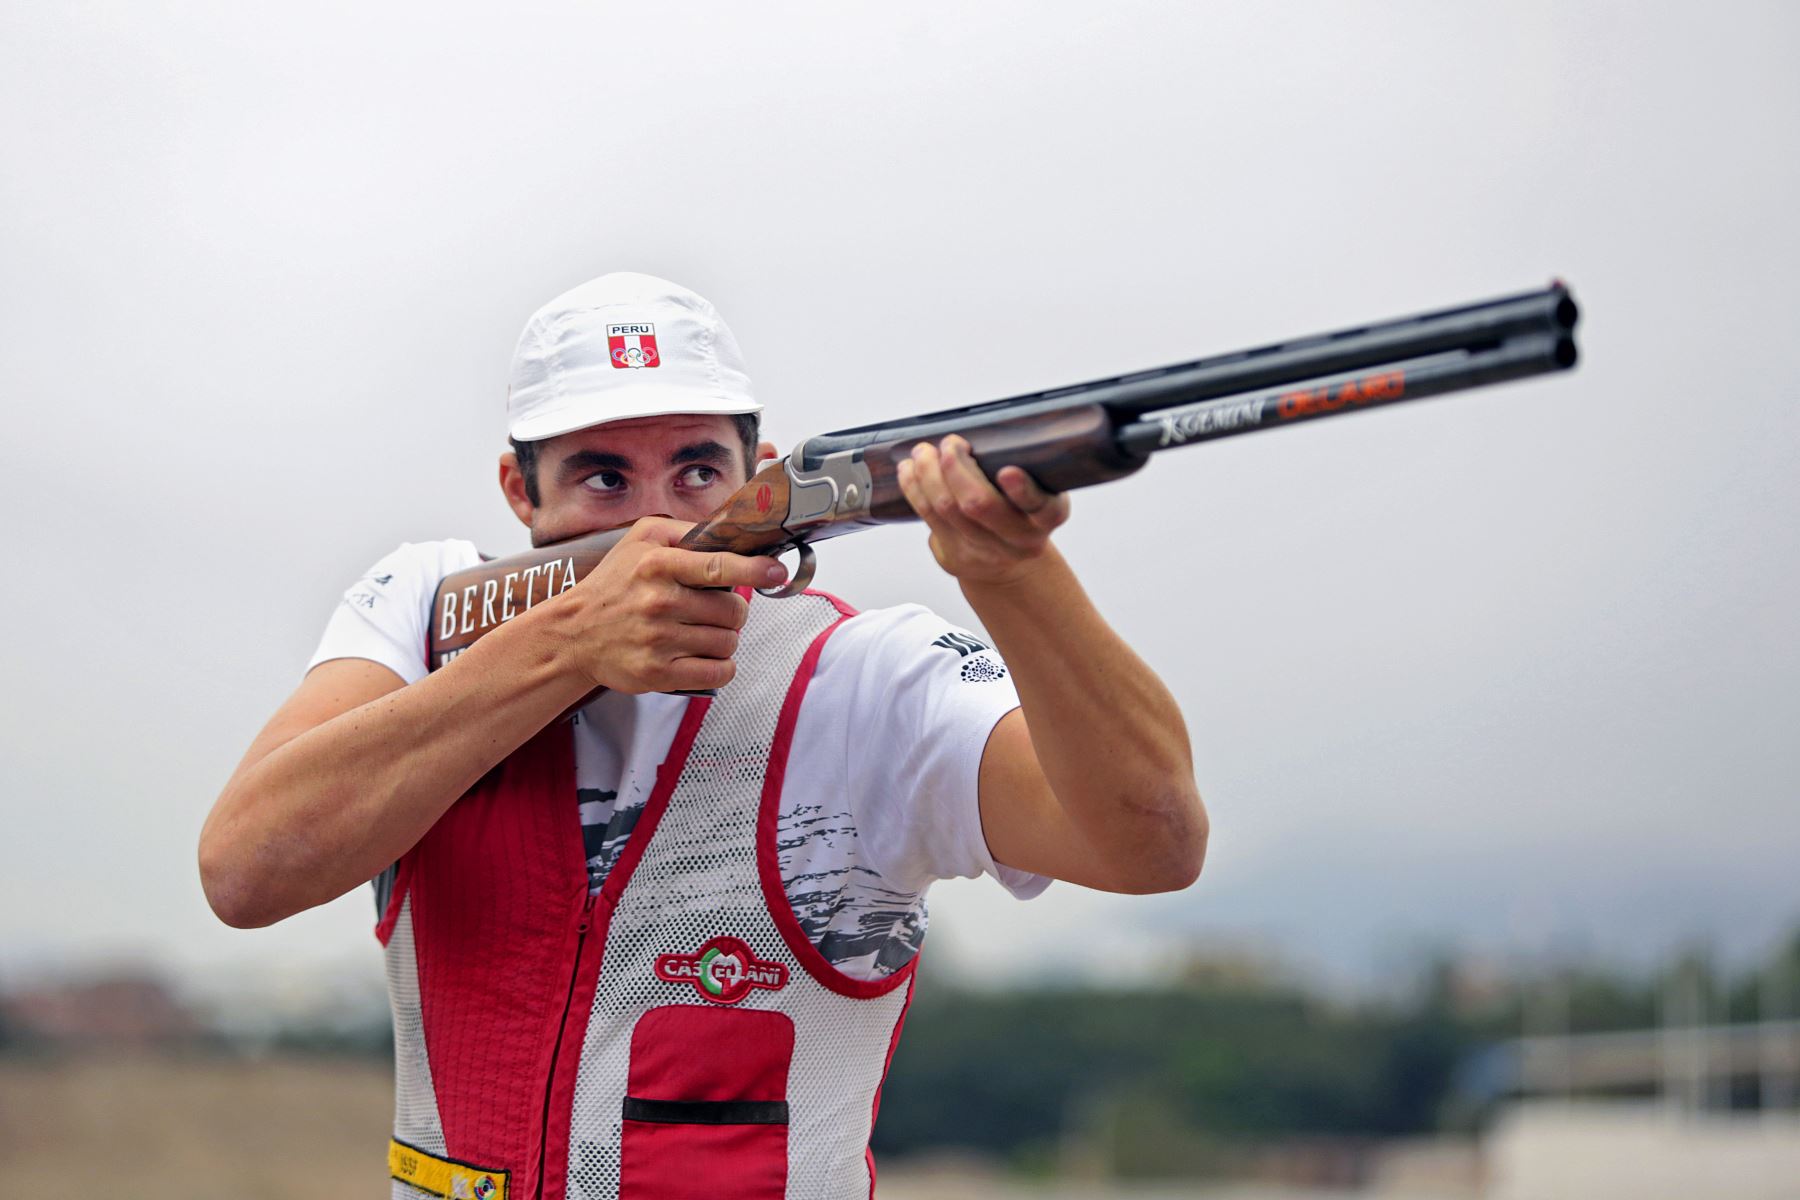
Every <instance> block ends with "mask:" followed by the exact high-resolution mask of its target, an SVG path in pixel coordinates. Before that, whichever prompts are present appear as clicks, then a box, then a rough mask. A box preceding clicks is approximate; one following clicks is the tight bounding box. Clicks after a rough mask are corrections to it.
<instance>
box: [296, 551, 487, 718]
mask: <svg viewBox="0 0 1800 1200" xmlns="http://www.w3.org/2000/svg"><path fill="white" fill-rule="evenodd" d="M479 561H481V554H480V552H479V551H477V550H476V549H475V545H474V543H473V542H464V541H446V542H406V543H403V544H402V545H401V546H400V548H399V549H397V550H395V551H393V552H392V553H391V554H387V555H384V556H383V557H382V558H381V559H380V560H379V561H378V562H376V563H375V565H374V566H372V567H370V568H369V569H368V570H367V571H365V572H363V574H362V577H361V578H360V579H358V580H357V581H356V582H355V583H353V584H351V585H350V586H349V587H348V588H346V589H344V595H343V597H342V599H341V600H339V602H338V606H337V608H335V609H334V610H332V614H331V619H330V620H329V621H328V622H327V623H326V625H325V636H324V637H322V638H320V639H319V648H318V649H317V650H316V651H314V652H313V656H312V660H311V661H310V662H308V663H307V664H306V669H307V670H308V671H310V670H312V669H313V668H314V667H316V666H318V665H319V664H320V663H322V662H328V661H330V660H331V659H334V658H364V659H368V660H369V661H370V662H377V663H380V664H381V665H382V666H384V667H386V668H388V670H390V671H392V672H393V673H394V674H396V675H398V676H399V677H400V678H401V679H403V680H405V681H406V682H407V683H417V682H418V681H419V680H421V679H423V678H425V674H426V671H425V630H426V622H427V621H428V620H429V619H430V608H431V597H432V595H433V594H434V593H435V592H436V591H437V585H438V583H439V582H440V581H442V579H443V578H444V576H446V575H448V574H450V573H451V572H452V571H460V570H462V569H463V568H464V567H470V566H473V565H475V564H476V563H477V562H479Z"/></svg>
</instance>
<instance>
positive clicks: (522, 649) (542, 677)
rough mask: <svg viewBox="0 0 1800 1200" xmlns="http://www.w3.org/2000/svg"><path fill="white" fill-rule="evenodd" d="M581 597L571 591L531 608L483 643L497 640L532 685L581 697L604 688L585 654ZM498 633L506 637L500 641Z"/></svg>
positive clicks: (594, 665)
mask: <svg viewBox="0 0 1800 1200" xmlns="http://www.w3.org/2000/svg"><path fill="white" fill-rule="evenodd" d="M583 599H584V598H583V597H582V596H579V595H577V594H576V592H575V591H574V590H573V589H571V590H570V591H567V592H564V593H562V594H561V595H558V596H554V597H551V598H550V599H549V600H545V601H542V602H540V603H538V604H536V605H534V606H533V607H532V608H531V610H530V611H529V612H523V613H520V614H519V615H518V617H516V618H515V619H514V620H512V621H509V622H507V623H506V624H504V625H502V626H500V628H498V629H496V630H495V631H494V632H493V633H492V634H490V635H489V636H488V637H487V638H484V639H483V641H493V640H499V641H500V642H501V644H502V645H505V646H506V647H507V648H508V650H509V651H510V652H511V653H512V654H514V655H516V656H517V659H516V660H517V661H519V662H520V663H521V664H522V665H523V666H524V667H525V669H526V671H527V672H528V673H529V674H530V675H531V676H532V679H533V683H534V685H536V686H541V687H545V688H549V689H553V690H554V691H556V692H558V693H559V694H560V693H562V692H569V693H571V694H572V695H576V696H580V695H585V694H586V693H588V692H589V691H592V690H593V689H594V688H595V687H601V686H604V682H603V681H602V680H600V679H599V678H597V671H596V669H595V668H596V667H597V665H598V664H595V663H590V662H587V661H585V660H586V658H587V657H589V656H587V655H584V654H583V650H584V649H585V644H584V639H583V638H582V637H581V630H582V629H583V628H585V627H586V624H587V623H586V622H585V621H584V620H583V619H582V613H581V611H580V609H581V606H582V602H583ZM501 634H509V635H510V636H509V637H507V638H504V639H502V638H501V637H500V635H501Z"/></svg>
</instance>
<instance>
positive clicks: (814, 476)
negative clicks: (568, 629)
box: [427, 282, 1580, 670]
mask: <svg viewBox="0 0 1800 1200" xmlns="http://www.w3.org/2000/svg"><path fill="white" fill-rule="evenodd" d="M1579 316H1580V310H1579V309H1577V307H1576V305H1575V300H1574V297H1573V296H1571V295H1570V293H1569V289H1568V287H1567V286H1566V285H1564V284H1563V283H1561V282H1557V283H1553V284H1552V285H1551V286H1550V287H1547V288H1544V289H1542V290H1541V291H1535V292H1525V293H1522V294H1520V295H1516V296H1507V297H1503V298H1501V299H1498V300H1489V301H1486V302H1484V303H1480V304H1469V305H1463V306H1461V307H1458V308H1449V309H1442V310H1440V311H1437V312H1429V313H1422V314H1420V315H1418V316H1412V317H1402V318H1399V319H1396V320H1392V321H1383V322H1381V323H1379V324H1374V325H1364V326H1360V327H1358V328H1355V329H1344V330H1339V331H1337V332H1335V333H1326V334H1319V335H1316V336H1313V337H1307V338H1300V339H1297V340H1294V341H1289V342H1279V343H1276V344H1274V345H1269V346H1260V347H1258V348H1256V349H1254V350H1240V351H1237V352H1236V353H1232V354H1222V355H1218V356H1215V357H1212V358H1202V359H1196V360H1194V361H1193V362H1185V363H1177V364H1175V365H1173V366H1167V367H1157V368H1155V369H1153V370H1149V371H1139V372H1137V373H1135V374H1131V375H1121V376H1117V377H1115V378H1111V379H1099V380H1095V381H1093V382H1091V383H1083V384H1077V385H1075V386H1073V387H1064V388H1056V389H1053V390H1051V391H1044V392H1032V393H1030V394H1028V395H1023V396H1014V397H1012V398H1010V399H1006V400H994V401H989V402H987V403H984V404H973V405H969V406H967V407H964V408H952V409H945V410H944V411H942V412H934V413H926V414H924V415H921V416H916V417H906V418H902V419H900V420H897V421H884V422H881V423H879V424H875V425H863V426H859V427H857V428H855V429H845V430H841V431H839V432H837V433H827V434H821V435H820V436H818V437H813V438H808V439H807V440H806V441H804V442H801V443H800V445H799V446H797V447H796V448H795V449H794V450H793V452H792V453H790V454H789V455H788V456H787V457H786V458H782V459H778V460H776V461H773V462H770V463H769V464H768V465H766V466H764V467H763V468H762V469H761V470H760V471H758V472H757V473H756V474H755V475H754V476H753V477H752V478H751V479H750V481H749V482H748V483H746V484H745V485H744V486H743V487H742V488H740V489H738V491H736V492H735V493H733V494H732V495H731V496H730V497H729V498H728V499H727V500H726V501H725V503H724V504H722V505H720V507H719V508H718V509H717V510H716V511H715V512H713V514H712V515H711V516H709V517H707V518H706V519H705V520H704V521H701V522H700V523H699V524H698V525H696V526H694V528H693V530H692V531H690V532H689V533H688V534H687V536H686V537H684V538H683V539H682V541H681V544H682V545H683V546H684V547H686V548H688V549H691V550H728V551H732V552H734V553H738V554H771V555H780V554H784V553H786V552H787V551H790V550H793V551H796V552H798V554H799V562H798V564H797V565H796V567H795V570H794V572H793V575H792V578H791V579H790V580H789V581H788V582H787V583H786V584H785V585H784V586H782V587H781V588H778V589H773V590H770V591H768V592H767V593H765V594H767V595H771V596H791V595H794V594H796V593H797V592H799V591H801V590H802V589H804V588H805V587H806V586H807V584H808V583H810V582H811V580H812V577H813V572H814V569H815V565H816V560H815V555H814V553H813V550H812V543H814V542H818V541H822V540H824V539H825V538H831V537H837V536H838V535H840V534H845V533H853V532H855V531H857V530H860V529H868V528H870V527H872V526H876V525H884V524H889V523H893V522H897V521H912V520H916V519H917V517H916V516H915V514H914V513H913V511H912V506H911V505H909V504H908V503H907V501H906V497H905V496H904V495H903V494H902V493H901V491H900V485H899V480H898V478H897V474H896V472H897V469H898V467H899V464H900V463H901V461H903V460H904V459H906V458H907V457H908V456H909V455H910V454H911V453H912V448H913V447H914V446H915V445H917V444H918V443H919V442H921V441H926V440H930V441H937V440H938V439H941V438H944V437H946V436H948V435H950V434H952V433H955V434H961V435H962V436H963V437H965V438H967V439H968V441H969V445H970V448H971V450H972V451H973V453H974V457H975V461H976V464H977V465H978V466H980V467H981V469H982V471H983V472H984V473H986V474H987V476H988V477H989V478H990V479H991V478H993V476H994V475H995V474H996V473H997V472H998V471H999V470H1000V469H1001V468H1002V467H1005V466H1018V467H1022V468H1024V469H1025V470H1026V471H1027V472H1029V473H1030V474H1031V476H1032V478H1034V479H1035V480H1036V481H1037V483H1038V485H1039V486H1040V487H1043V488H1044V489H1045V490H1047V491H1052V492H1062V491H1068V490H1070V489H1072V488H1081V487H1089V486H1092V485H1093V484H1096V483H1106V482H1108V481H1110V480H1114V479H1122V478H1124V477H1125V476H1127V475H1130V474H1132V473H1133V472H1134V471H1137V470H1139V469H1141V468H1142V467H1143V466H1144V464H1145V463H1146V462H1148V461H1149V459H1150V455H1152V454H1154V453H1156V452H1157V451H1159V450H1167V449H1170V448H1173V447H1176V446H1190V445H1195V444H1197V443H1200V442H1209V441H1214V440H1216V439H1218V438H1224V437H1236V436H1238V435H1239V434H1244V433H1252V432H1254V431H1256V430H1259V429H1279V428H1282V427H1284V426H1288V425H1296V424H1299V423H1301V422H1303V421H1311V420H1317V419H1319V418H1321V417H1329V416H1336V415H1338V414H1340V413H1347V412H1357V411H1360V410H1362V409H1366V408H1374V407H1376V406H1378V405H1384V404H1393V403H1395V402H1397V401H1401V400H1418V399H1422V398H1424V397H1427V396H1440V395H1444V394H1445V393H1448V392H1457V391H1463V390H1465V389H1468V388H1475V387H1483V386H1486V385H1488V384H1494V383H1505V382H1507V381H1509V380H1514V379H1524V378H1527V377H1529V376H1533V375H1542V374H1547V373H1549V372H1552V371H1566V370H1569V369H1570V368H1572V367H1573V366H1574V365H1575V362H1576V358H1577V352H1576V348H1575V323H1576V321H1577V320H1578V318H1579ZM627 528H629V527H623V528H619V529H609V530H604V531H602V532H599V533H592V534H587V535H585V536H582V537H577V538H571V539H569V540H568V541H564V542H557V543H553V544H551V545H547V546H539V547H537V548H536V549H533V550H530V551H528V552H526V553H523V554H516V555H511V556H509V557H506V558H499V559H492V560H490V561H487V562H484V563H482V564H481V565H480V566H477V567H471V568H469V569H468V570H464V571H457V572H455V573H454V574H452V575H449V576H447V577H446V578H445V579H444V580H443V582H442V583H440V584H439V585H438V590H437V593H436V595H435V596H434V597H433V601H432V620H431V627H430V645H429V646H428V647H427V661H428V662H429V663H430V665H431V669H432V670H436V669H437V668H439V667H441V666H443V665H444V664H445V663H446V662H449V661H450V660H451V659H452V658H454V657H456V655H458V654H460V653H461V652H462V651H463V650H464V649H466V648H467V647H468V646H469V645H470V644H472V643H473V642H474V641H475V640H476V639H477V638H479V637H481V636H482V635H483V634H485V633H487V632H489V631H490V630H492V629H494V628H495V627H496V626H498V625H500V624H502V623H503V622H505V621H508V620H510V619H511V618H512V617H514V616H516V615H517V614H518V613H521V612H524V611H526V610H527V609H529V608H530V607H531V606H532V605H533V604H540V603H542V602H543V601H545V600H547V599H549V598H550V597H552V596H555V595H557V594H559V593H561V592H563V591H566V590H567V589H569V588H572V587H574V586H575V584H576V582H577V581H578V580H580V579H581V578H582V577H583V576H585V575H586V574H587V573H588V572H589V571H591V570H592V569H593V568H594V565H595V564H596V563H598V562H599V561H600V559H601V558H602V557H604V556H605V554H606V552H607V551H608V550H610V549H611V548H612V547H613V546H614V545H615V544H617V542H618V541H619V539H620V538H622V537H623V536H624V535H625V532H626V529H627Z"/></svg>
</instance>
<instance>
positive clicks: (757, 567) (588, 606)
mask: <svg viewBox="0 0 1800 1200" xmlns="http://www.w3.org/2000/svg"><path fill="white" fill-rule="evenodd" d="M691 528H692V526H691V525H690V524H688V523H686V522H682V521H676V520H671V519H670V518H667V517H645V518H643V519H642V520H640V521H638V522H637V523H636V524H635V525H633V526H632V527H631V532H630V533H628V534H627V535H626V536H625V538H624V539H623V540H622V541H620V542H619V544H618V545H616V546H614V547H613V548H612V550H610V551H609V552H608V553H607V555H606V557H605V558H604V559H602V560H601V562H600V565H599V566H597V567H595V568H594V569H593V570H592V571H591V572H589V573H588V575H587V577H586V578H584V579H583V580H582V581H581V582H580V583H578V584H576V585H575V586H574V587H572V588H570V589H569V590H568V591H566V592H564V593H562V594H561V595H560V596H558V597H556V599H555V600H554V601H552V602H550V603H549V604H546V605H543V606H542V607H543V609H544V610H545V611H546V614H548V612H549V611H550V610H552V609H554V610H555V611H556V618H555V624H556V628H557V629H558V630H559V631H560V633H561V637H562V638H563V639H564V644H565V645H566V646H567V651H566V652H567V653H568V654H569V656H570V659H571V661H572V662H573V663H574V664H575V665H576V667H577V668H578V669H579V670H580V671H581V672H582V674H583V675H585V676H586V677H587V678H588V679H590V680H591V681H592V682H593V684H594V685H595V686H596V687H606V688H611V689H612V690H614V691H619V692H629V693H633V694H639V693H643V692H688V691H704V690H707V689H710V688H718V687H723V686H724V685H725V684H727V683H729V682H730V681H731V678H732V676H733V675H735V674H736V673H737V664H736V663H734V662H733V661H732V655H734V654H735V653H737V643H738V631H739V630H740V629H742V628H743V627H744V621H745V619H746V618H747V616H748V615H749V611H750V605H749V603H748V602H747V601H745V600H744V598H743V597H742V596H739V595H736V594H734V593H733V591H732V590H731V589H733V588H743V587H749V588H761V587H774V586H776V585H778V584H780V583H782V582H784V581H785V580H786V579H787V569H786V568H785V567H783V566H782V565H781V563H780V562H779V561H777V560H776V559H773V558H767V557H762V556H747V555H741V554H731V553H726V552H707V553H701V552H698V551H694V550H683V549H681V548H680V546H679V545H678V543H679V542H680V541H681V539H682V537H683V536H684V535H686V533H687V531H688V530H689V529H691Z"/></svg>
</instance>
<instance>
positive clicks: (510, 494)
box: [500, 415, 774, 546]
mask: <svg viewBox="0 0 1800 1200" xmlns="http://www.w3.org/2000/svg"><path fill="white" fill-rule="evenodd" d="M773 452H774V448H773V447H771V446H769V444H768V443H767V442H765V443H763V445H762V446H761V447H759V448H758V455H759V458H764V457H772V456H773ZM746 478H747V474H746V471H745V467H744V447H743V443H742V442H741V441H740V440H739V439H738V434H737V427H736V425H735V424H734V423H733V422H732V419H731V418H730V417H723V416H698V415H675V416H665V417H639V418H635V419H633V420H629V421H613V422H610V423H608V424H605V425H596V426H593V427H592V428H589V429H578V430H576V431H575V432H574V433H565V434H562V435H560V436H558V437H553V438H546V439H545V440H544V441H542V442H540V443H539V444H538V457H537V486H538V503H537V504H535V505H534V504H532V503H531V500H530V498H529V497H528V496H527V495H526V494H525V480H524V476H523V475H522V474H520V471H519V466H518V460H517V459H516V458H514V456H513V455H512V454H511V453H507V454H503V455H501V457H500V487H501V490H502V491H504V492H505V493H506V500H507V503H508V504H510V505H511V506H512V510H513V512H515V513H517V514H518V517H519V520H521V521H523V522H525V524H526V525H528V526H530V528H531V544H532V545H534V546H542V545H545V544H546V543H549V542H559V541H562V540H563V539H564V538H571V537H579V536H580V535H582V534H584V533H593V532H595V531H596V530H600V529H611V528H613V527H614V526H617V525H627V524H630V523H631V522H632V521H635V520H637V519H638V518H639V517H649V516H666V517H674V518H675V519H677V520H680V521H698V520H700V519H701V518H702V517H705V516H706V515H707V514H709V513H711V512H712V511H713V510H714V509H715V508H717V507H718V506H719V505H720V504H721V503H723V502H724V500H725V498H726V497H727V496H729V495H731V493H732V492H734V491H736V490H737V489H738V488H740V487H742V486H743V484H744V481H745V479H746Z"/></svg>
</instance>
